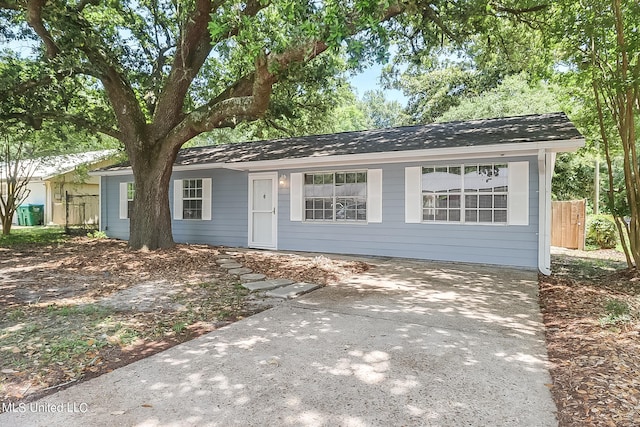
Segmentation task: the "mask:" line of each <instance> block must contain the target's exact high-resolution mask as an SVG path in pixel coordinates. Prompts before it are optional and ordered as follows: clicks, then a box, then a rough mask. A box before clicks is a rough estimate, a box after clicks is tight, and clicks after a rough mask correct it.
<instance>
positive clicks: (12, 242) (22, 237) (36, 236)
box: [0, 227, 68, 248]
mask: <svg viewBox="0 0 640 427" xmlns="http://www.w3.org/2000/svg"><path fill="white" fill-rule="evenodd" d="M67 238H68V236H67V235H65V234H64V229H62V228H60V227H24V228H22V227H21V228H13V229H12V230H11V233H10V234H9V235H8V236H5V235H0V247H5V248H12V247H19V246H47V245H52V244H57V243H63V242H64V241H65V240H67Z"/></svg>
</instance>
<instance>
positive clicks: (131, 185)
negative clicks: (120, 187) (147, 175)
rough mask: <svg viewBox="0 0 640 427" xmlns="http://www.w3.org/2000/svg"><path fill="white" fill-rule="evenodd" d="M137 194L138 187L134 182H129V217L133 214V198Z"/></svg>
mask: <svg viewBox="0 0 640 427" xmlns="http://www.w3.org/2000/svg"><path fill="white" fill-rule="evenodd" d="M135 195H136V187H135V184H134V183H133V182H127V218H131V217H132V216H133V198H134V197H135Z"/></svg>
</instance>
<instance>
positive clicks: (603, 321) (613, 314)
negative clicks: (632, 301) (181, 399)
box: [600, 299, 631, 326]
mask: <svg viewBox="0 0 640 427" xmlns="http://www.w3.org/2000/svg"><path fill="white" fill-rule="evenodd" d="M604 311H605V315H604V316H603V317H601V318H600V325H602V326H606V325H617V324H618V323H627V322H630V321H631V307H630V306H629V304H627V303H626V302H625V301H621V300H619V299H610V300H607V302H606V304H605V306H604Z"/></svg>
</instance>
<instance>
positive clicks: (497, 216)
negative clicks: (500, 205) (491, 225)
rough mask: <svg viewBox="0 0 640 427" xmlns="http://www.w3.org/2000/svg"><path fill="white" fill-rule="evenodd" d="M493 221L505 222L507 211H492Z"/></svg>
mask: <svg viewBox="0 0 640 427" xmlns="http://www.w3.org/2000/svg"><path fill="white" fill-rule="evenodd" d="M493 222H507V211H506V210H496V211H494V212H493Z"/></svg>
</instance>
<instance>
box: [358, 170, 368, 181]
mask: <svg viewBox="0 0 640 427" xmlns="http://www.w3.org/2000/svg"><path fill="white" fill-rule="evenodd" d="M357 179H358V182H367V173H366V172H358V176H357Z"/></svg>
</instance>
